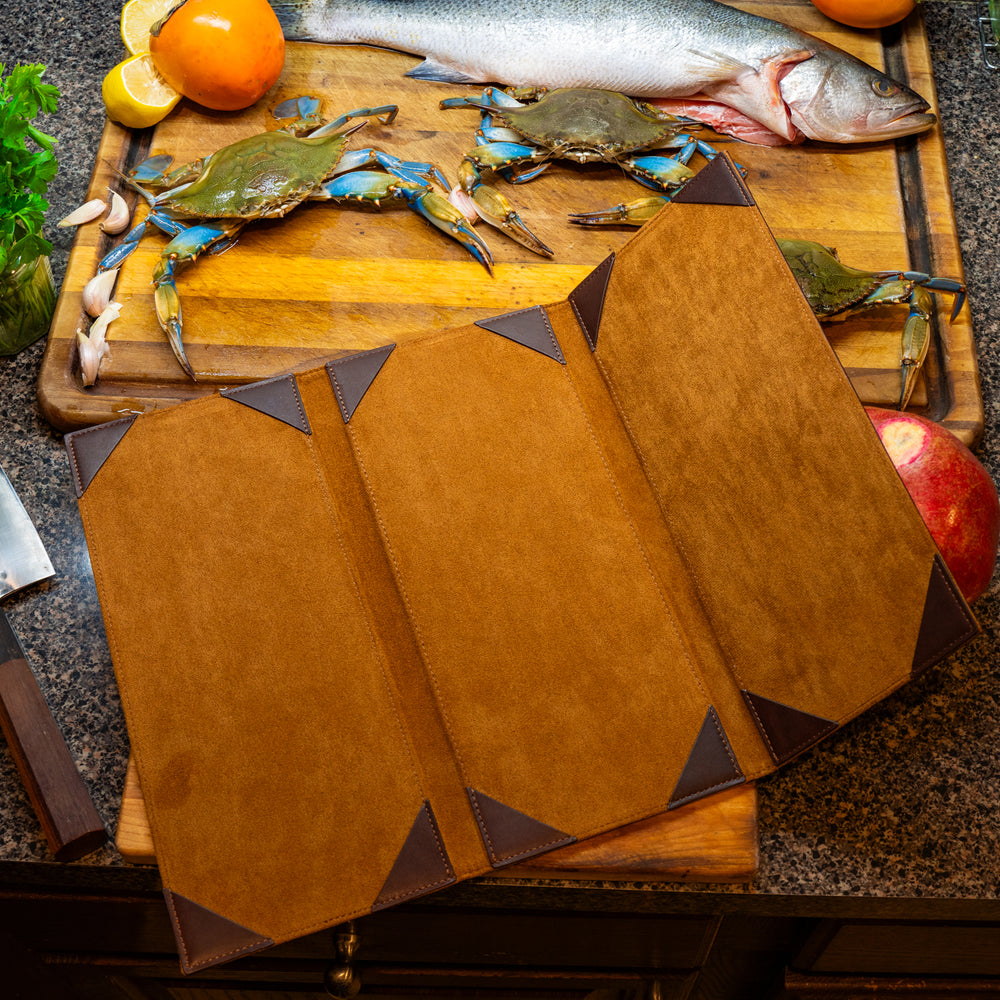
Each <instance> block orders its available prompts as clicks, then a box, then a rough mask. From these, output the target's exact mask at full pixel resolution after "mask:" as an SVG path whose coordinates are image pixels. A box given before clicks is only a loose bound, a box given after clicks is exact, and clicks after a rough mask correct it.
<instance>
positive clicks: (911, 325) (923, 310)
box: [899, 279, 948, 410]
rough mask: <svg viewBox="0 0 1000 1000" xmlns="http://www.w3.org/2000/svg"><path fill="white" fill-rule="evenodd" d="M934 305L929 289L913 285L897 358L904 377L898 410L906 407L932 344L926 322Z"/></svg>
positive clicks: (927, 322)
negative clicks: (908, 312) (908, 311)
mask: <svg viewBox="0 0 1000 1000" xmlns="http://www.w3.org/2000/svg"><path fill="white" fill-rule="evenodd" d="M943 280H948V279H943ZM933 307H934V304H933V301H932V300H931V296H930V292H928V291H926V290H925V288H924V286H922V285H917V286H915V287H914V289H913V293H912V295H911V297H910V315H909V316H907V317H906V323H904V324H903V337H902V341H901V351H900V360H899V364H900V369H901V373H902V377H903V381H902V386H901V388H900V392H899V408H900V410H905V409H906V407H907V406H908V405H909V402H910V396H912V395H913V389H914V387H915V386H916V384H917V375H919V374H920V369H921V367H923V363H924V360H925V359H926V358H927V351H928V348H929V347H930V343H931V338H930V328H929V325H928V324H929V320H930V315H931V310H932V309H933Z"/></svg>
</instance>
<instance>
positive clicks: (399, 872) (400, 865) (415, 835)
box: [372, 800, 455, 913]
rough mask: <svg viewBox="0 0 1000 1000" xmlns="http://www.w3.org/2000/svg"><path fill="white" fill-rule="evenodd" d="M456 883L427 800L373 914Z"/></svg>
mask: <svg viewBox="0 0 1000 1000" xmlns="http://www.w3.org/2000/svg"><path fill="white" fill-rule="evenodd" d="M454 881H455V872H454V870H453V869H452V867H451V861H450V860H449V859H448V854H447V852H446V851H445V849H444V843H443V842H442V840H441V834H440V831H439V830H438V825H437V821H436V820H435V819H434V813H433V811H432V810H431V806H430V803H429V802H427V801H426V800H425V801H424V804H423V805H422V806H421V807H420V811H419V812H418V813H417V818H416V819H415V820H414V821H413V826H412V827H410V832H409V834H407V837H406V840H405V841H403V847H402V849H401V850H400V852H399V854H398V856H397V857H396V860H395V862H394V863H393V866H392V868H391V869H390V871H389V875H388V876H387V878H386V880H385V883H384V884H383V885H382V888H381V890H380V891H379V894H378V896H377V897H376V898H375V903H374V904H373V906H372V913H374V912H375V911H376V910H384V909H385V908H386V907H387V906H393V905H394V904H395V903H401V902H402V901H403V900H405V899H412V898H413V897H414V896H422V895H423V894H424V893H427V892H433V891H434V890H435V889H440V888H442V887H443V886H446V885H450V884H451V883H452V882H454Z"/></svg>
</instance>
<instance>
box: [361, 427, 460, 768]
mask: <svg viewBox="0 0 1000 1000" xmlns="http://www.w3.org/2000/svg"><path fill="white" fill-rule="evenodd" d="M346 426H347V434H348V436H349V437H350V439H351V445H352V446H353V451H354V456H355V458H356V460H357V463H358V469H359V470H360V472H361V478H362V479H363V480H364V483H365V492H366V493H367V494H368V499H369V501H370V502H371V505H372V510H373V511H374V513H375V520H376V521H377V522H378V526H379V532H380V534H381V535H382V541H383V544H384V545H385V549H386V553H387V554H388V556H389V561H390V562H391V563H392V570H393V576H394V577H395V578H396V586H397V587H398V588H399V593H400V596H401V597H402V598H403V604H404V606H405V607H406V614H407V617H408V618H409V620H410V625H411V626H412V628H413V634H414V636H415V637H416V640H417V646H418V647H419V648H420V658H421V659H422V660H423V663H424V668H425V669H426V671H427V675H428V677H430V680H431V685H432V686H433V688H434V701H435V703H436V704H437V706H438V711H439V712H440V713H441V721H442V722H443V723H444V727H445V731H446V732H447V734H448V741H449V743H450V744H451V748H452V751H453V753H454V754H455V763H456V764H457V765H458V771H459V774H460V775H461V776H462V780H463V782H464V783H465V784H466V785H469V784H470V782H469V778H468V773H467V771H466V768H465V761H464V760H463V758H462V752H461V750H460V749H459V747H458V743H457V741H456V739H455V733H454V730H453V728H452V724H451V719H450V718H449V716H448V711H447V709H446V708H445V706H444V701H443V699H442V696H441V686H440V684H439V683H438V679H437V674H436V673H435V672H434V668H433V666H431V662H430V656H429V655H428V653H427V647H426V645H425V643H424V637H423V634H422V632H421V630H420V626H419V624H418V623H417V618H416V615H415V613H414V610H413V604H412V602H411V601H410V595H409V592H408V591H407V589H406V584H405V583H404V581H403V574H402V572H401V570H400V567H399V561H398V560H397V558H396V551H395V549H394V548H393V545H392V542H391V541H390V540H389V532H388V531H387V529H386V526H385V521H384V519H383V517H382V511H381V510H380V509H379V505H378V501H377V500H376V499H375V491H374V489H373V488H372V484H371V479H370V478H369V476H368V469H367V467H366V465H365V460H364V458H363V456H362V454H361V449H360V447H359V446H358V440H357V437H356V436H355V433H354V430H353V428H352V427H351V425H350V424H349V423H348V424H347V425H346Z"/></svg>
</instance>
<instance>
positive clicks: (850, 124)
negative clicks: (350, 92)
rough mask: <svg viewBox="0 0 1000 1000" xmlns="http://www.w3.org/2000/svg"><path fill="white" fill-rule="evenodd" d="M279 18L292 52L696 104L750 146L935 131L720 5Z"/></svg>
mask: <svg viewBox="0 0 1000 1000" xmlns="http://www.w3.org/2000/svg"><path fill="white" fill-rule="evenodd" d="M272 6H273V7H274V10H275V12H276V13H277V15H278V19H279V21H280V22H281V25H282V28H283V30H284V32H285V37H286V38H288V39H307V40H312V41H318V42H340V43H356V44H367V45H378V46H382V47H385V48H391V49H398V50H401V51H404V52H410V53H414V54H417V55H422V56H424V62H423V63H421V64H420V65H419V66H417V67H415V68H414V69H413V70H411V71H410V72H409V73H408V74H407V75H409V76H413V77H418V78H421V79H427V80H441V81H446V82H453V83H501V84H513V85H525V86H528V85H530V86H544V87H599V88H603V89H607V90H618V91H623V92H625V93H627V94H630V95H632V96H635V97H644V98H647V99H648V98H685V99H688V98H694V101H688V100H685V101H682V102H679V103H674V102H668V104H667V106H668V108H669V110H676V112H677V113H681V114H690V116H691V117H696V118H699V119H700V120H703V121H706V122H708V123H709V124H711V125H712V126H713V127H716V128H718V129H719V130H722V131H726V132H731V133H732V134H734V135H739V136H740V137H741V138H745V139H748V140H749V141H756V142H762V141H763V142H769V143H772V144H773V143H780V142H782V141H785V142H796V141H799V140H801V138H802V137H803V136H805V137H808V138H810V139H818V140H821V141H824V142H867V141H872V140H878V139H891V138H895V137H897V136H901V135H909V134H911V133H913V132H921V131H923V130H924V129H927V128H930V126H931V125H933V124H934V121H935V117H934V115H932V114H927V113H926V112H927V109H928V107H929V105H928V103H927V102H926V101H925V100H924V99H923V98H922V97H920V95H919V94H916V93H914V92H913V91H912V90H910V89H909V88H908V87H905V86H904V85H903V84H901V83H897V82H896V81H895V80H892V79H891V78H890V77H888V76H886V75H885V74H884V73H881V72H879V71H878V70H876V69H873V68H872V67H871V66H868V65H866V64H865V63H863V62H861V61H860V60H859V59H855V58H854V57H853V56H851V55H849V54H848V53H847V52H844V51H843V50H841V49H838V48H836V47H835V46H832V45H829V44H827V43H826V42H823V41H821V40H820V39H818V38H814V37H813V36H812V35H808V34H806V33H805V32H802V31H797V30H795V29H794V28H791V27H789V26H788V25H785V24H781V23H780V22H778V21H772V20H770V19H768V18H763V17H758V16H756V15H753V14H746V13H744V12H742V11H739V10H736V9H735V8H733V7H729V6H727V5H725V4H723V3H718V2H716V0H628V2H624V0H533V2H531V0H522V2H520V3H503V2H501V0H272ZM671 104H672V105H673V106H671ZM747 119H749V122H748V121H747ZM741 129H742V131H741ZM779 137H780V138H779Z"/></svg>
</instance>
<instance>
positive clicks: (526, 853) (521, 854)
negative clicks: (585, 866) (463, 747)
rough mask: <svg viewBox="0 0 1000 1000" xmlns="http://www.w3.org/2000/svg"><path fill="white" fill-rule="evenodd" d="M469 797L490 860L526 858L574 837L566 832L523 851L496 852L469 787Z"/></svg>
mask: <svg viewBox="0 0 1000 1000" xmlns="http://www.w3.org/2000/svg"><path fill="white" fill-rule="evenodd" d="M469 798H470V799H471V800H472V808H473V809H474V810H475V812H476V822H477V823H478V824H479V829H480V830H481V831H482V834H483V839H484V840H485V841H486V847H487V850H488V851H489V855H490V861H492V862H496V863H500V862H505V863H507V864H509V863H511V862H513V861H518V860H520V859H521V858H526V857H528V856H529V855H532V854H537V853H538V852H539V851H543V850H545V848H547V847H556V846H557V845H560V844H569V843H572V842H573V840H575V839H576V838H574V837H571V836H569V835H568V834H567V835H565V836H562V837H556V838H555V839H554V840H549V841H546V842H545V843H544V844H536V845H535V846H534V847H529V848H527V849H526V850H524V851H519V852H518V853H517V854H504V855H500V854H497V851H496V848H495V847H494V845H493V838H492V837H491V836H490V831H489V827H488V826H487V825H486V819H485V818H484V816H483V814H482V813H481V812H480V811H479V798H478V796H477V795H476V791H475V789H473V788H470V789H469Z"/></svg>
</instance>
